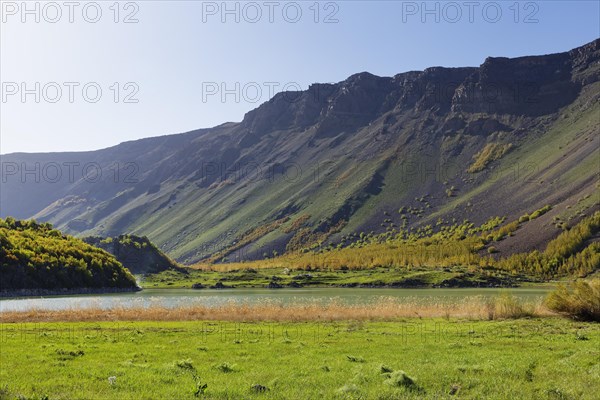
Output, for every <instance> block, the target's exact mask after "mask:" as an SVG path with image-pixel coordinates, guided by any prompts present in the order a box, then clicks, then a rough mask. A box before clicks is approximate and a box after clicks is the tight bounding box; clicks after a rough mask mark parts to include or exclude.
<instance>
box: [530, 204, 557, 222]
mask: <svg viewBox="0 0 600 400" xmlns="http://www.w3.org/2000/svg"><path fill="white" fill-rule="evenodd" d="M550 210H552V206H550V205H545V206H544V207H542V208H540V209H539V210H535V211H534V212H532V213H531V215H530V216H529V220H530V221H531V220H532V219H536V218H537V217H539V216H541V215H544V214H546V213H547V212H548V211H550Z"/></svg>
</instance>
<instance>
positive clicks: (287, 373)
mask: <svg viewBox="0 0 600 400" xmlns="http://www.w3.org/2000/svg"><path fill="white" fill-rule="evenodd" d="M0 343H1V347H0V350H1V353H0V356H1V363H0V382H1V384H0V399H15V398H25V399H44V398H47V399H193V398H207V399H253V398H256V399H403V398H409V399H410V398H414V399H417V398H418V399H421V398H425V399H451V398H460V399H483V398H485V399H596V398H597V395H598V393H599V392H600V330H599V325H598V324H592V323H580V322H572V321H569V320H566V319H563V318H559V317H546V318H534V319H518V320H496V321H474V320H465V319H434V318H431V319H419V318H407V319H397V320H395V321H387V322H378V321H370V322H368V321H367V322H357V321H344V322H340V321H337V322H335V321H334V322H320V323H319V322H289V323H287V322H248V323H240V322H234V321H231V322H218V321H187V322H185V321H176V322H169V321H143V322H133V321H129V322H127V321H120V322H68V323H64V322H55V323H3V324H1V325H0ZM399 371H404V373H402V372H399ZM19 396H21V397H19Z"/></svg>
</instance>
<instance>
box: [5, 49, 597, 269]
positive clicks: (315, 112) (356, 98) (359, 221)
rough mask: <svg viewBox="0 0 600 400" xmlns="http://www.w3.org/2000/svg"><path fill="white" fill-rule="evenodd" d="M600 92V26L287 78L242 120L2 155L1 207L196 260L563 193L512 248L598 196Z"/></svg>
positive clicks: (515, 205)
mask: <svg viewBox="0 0 600 400" xmlns="http://www.w3.org/2000/svg"><path fill="white" fill-rule="evenodd" d="M599 99H600V40H596V41H594V42H592V43H589V44H587V45H585V46H582V47H580V48H577V49H574V50H571V51H569V52H566V53H560V54H553V55H547V56H534V57H522V58H516V59H507V58H488V59H486V60H485V62H484V63H483V64H482V65H481V66H480V67H478V68H441V67H435V68H429V69H426V70H425V71H414V72H407V73H402V74H398V75H396V76H394V77H377V76H374V75H371V74H368V73H360V74H356V75H353V76H351V77H349V78H348V79H347V80H345V81H343V82H340V83H337V84H314V85H312V86H311V87H310V88H309V89H308V90H307V91H304V92H288V93H280V94H278V95H276V96H275V97H274V98H273V99H271V100H270V101H268V102H266V103H264V104H262V105H261V106H260V107H258V108H257V109H255V110H253V111H251V112H249V113H248V114H246V116H245V117H244V119H243V121H242V122H240V123H227V124H223V125H220V126H218V127H215V128H212V129H204V130H198V131H193V132H188V133H185V134H180V135H171V136H164V137H157V138H150V139H143V140H138V141H133V142H126V143H122V144H120V145H118V146H115V147H112V148H108V149H104V150H100V151H95V152H85V153H50V154H9V155H3V156H2V168H3V169H2V175H3V179H2V183H1V185H2V188H1V189H2V190H1V191H0V199H1V206H0V215H2V216H6V215H13V216H15V217H19V218H26V217H32V216H33V217H35V218H37V219H39V220H43V221H50V222H52V223H53V224H55V225H56V226H57V227H59V228H60V229H64V230H66V231H68V232H70V233H72V234H76V235H81V236H89V235H102V236H116V235H119V234H123V233H134V234H137V235H145V236H148V237H149V238H150V239H151V240H152V241H153V242H155V243H157V244H158V245H159V246H160V247H161V249H162V250H163V251H165V252H166V253H168V254H169V255H170V256H172V257H174V258H176V259H177V260H178V261H181V262H185V263H191V262H195V261H198V260H201V259H207V258H210V259H213V260H221V259H222V258H224V257H227V258H228V259H230V260H231V259H252V258H259V257H263V256H264V255H265V254H267V255H270V254H272V253H273V252H274V251H276V252H278V253H281V252H282V251H285V250H286V248H287V249H288V250H290V249H298V248H301V247H305V246H310V245H314V244H318V243H322V242H326V241H328V240H329V241H336V240H337V239H339V238H340V237H341V236H342V235H344V234H347V233H351V232H361V231H371V230H373V231H385V230H390V229H396V228H398V227H404V228H410V227H417V226H423V225H427V224H431V225H435V224H436V223H438V221H439V223H444V222H451V221H452V220H453V219H456V220H458V221H462V220H463V219H466V218H468V219H470V220H472V221H474V222H476V223H482V222H484V221H485V220H487V219H488V218H489V217H491V216H506V217H507V219H508V220H514V219H518V218H519V217H520V216H521V215H522V214H524V213H529V212H532V211H534V210H536V209H539V208H541V207H543V206H544V205H546V204H550V205H552V206H553V209H552V210H551V211H550V212H548V213H546V214H544V215H543V216H542V217H540V218H538V219H535V220H534V221H532V222H531V223H529V224H528V225H527V229H528V230H529V231H528V232H524V233H523V232H522V233H520V236H519V237H518V238H517V237H514V238H508V240H506V241H504V242H503V243H502V244H501V245H500V246H499V250H500V252H504V253H512V252H517V251H523V250H527V249H531V248H542V247H543V246H544V245H545V244H546V243H547V242H548V241H549V240H550V239H551V238H553V237H555V236H556V235H557V234H558V233H559V232H560V228H558V227H557V226H555V225H556V224H553V223H552V222H553V221H554V220H556V218H561V220H565V221H568V223H574V222H576V221H577V220H579V219H580V218H581V217H582V216H583V215H585V214H586V213H587V214H588V215H589V213H590V212H591V211H593V210H597V209H598V208H599V188H598V182H599V174H600V148H599V146H600V138H599V135H598V131H599V129H600V105H599ZM36 163H38V164H37V167H36ZM69 163H70V164H69ZM36 170H37V172H34V173H25V174H24V171H36ZM55 170H56V171H61V172H62V175H61V176H60V177H57V174H56V172H55ZM86 171H87V172H88V174H87V176H86ZM99 171H100V172H99ZM117 172H118V173H117ZM36 173H37V175H39V176H36ZM100 175H101V176H100ZM36 178H38V179H37V181H36ZM401 207H404V208H405V210H407V211H406V212H403V213H402V214H401V213H399V212H398V210H399V209H400V208H401Z"/></svg>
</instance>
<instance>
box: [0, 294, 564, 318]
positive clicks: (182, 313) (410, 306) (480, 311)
mask: <svg viewBox="0 0 600 400" xmlns="http://www.w3.org/2000/svg"><path fill="white" fill-rule="evenodd" d="M551 315H556V314H554V313H553V312H552V311H550V310H548V309H547V308H545V307H544V306H543V304H542V301H541V300H540V301H537V302H522V301H520V300H518V299H516V298H514V297H511V296H501V297H499V298H495V299H488V298H485V297H481V296H472V297H465V298H464V299H461V300H456V301H453V302H439V301H434V300H432V301H424V300H423V299H416V298H415V299H412V300H408V301H407V300H406V299H405V300H403V301H399V300H398V299H396V298H385V297H382V298H381V299H379V300H377V301H375V302H373V303H369V304H360V305H348V304H342V303H340V302H337V301H335V300H333V301H331V302H330V303H327V304H323V303H316V302H314V303H302V304H289V305H284V304H279V303H272V302H265V303H260V304H252V305H248V304H239V303H233V302H231V303H227V304H225V305H220V306H214V307H209V306H202V305H193V306H183V307H177V308H169V307H164V306H160V305H153V306H150V307H134V308H128V307H117V308H113V309H110V310H105V309H101V308H82V309H70V310H59V311H53V310H31V311H8V312H3V313H0V322H1V323H14V322H84V321H194V320H204V321H206V320H215V321H274V322H275V321H286V322H299V321H313V322H314V321H340V320H361V321H391V320H396V319H399V318H440V317H441V318H466V319H474V320H483V319H488V320H490V319H507V318H522V317H543V316H551Z"/></svg>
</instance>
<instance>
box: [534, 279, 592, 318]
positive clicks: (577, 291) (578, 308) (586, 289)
mask: <svg viewBox="0 0 600 400" xmlns="http://www.w3.org/2000/svg"><path fill="white" fill-rule="evenodd" d="M546 305H547V306H548V308H550V309H551V310H553V311H556V312H559V313H561V314H565V315H567V316H569V317H571V318H573V319H577V320H585V321H597V322H600V279H593V280H590V281H584V280H581V281H577V282H575V283H574V284H573V285H572V286H571V287H570V288H567V287H566V286H564V285H561V286H559V287H558V288H557V289H556V290H555V291H554V292H552V293H550V295H549V296H548V298H547V299H546Z"/></svg>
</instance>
